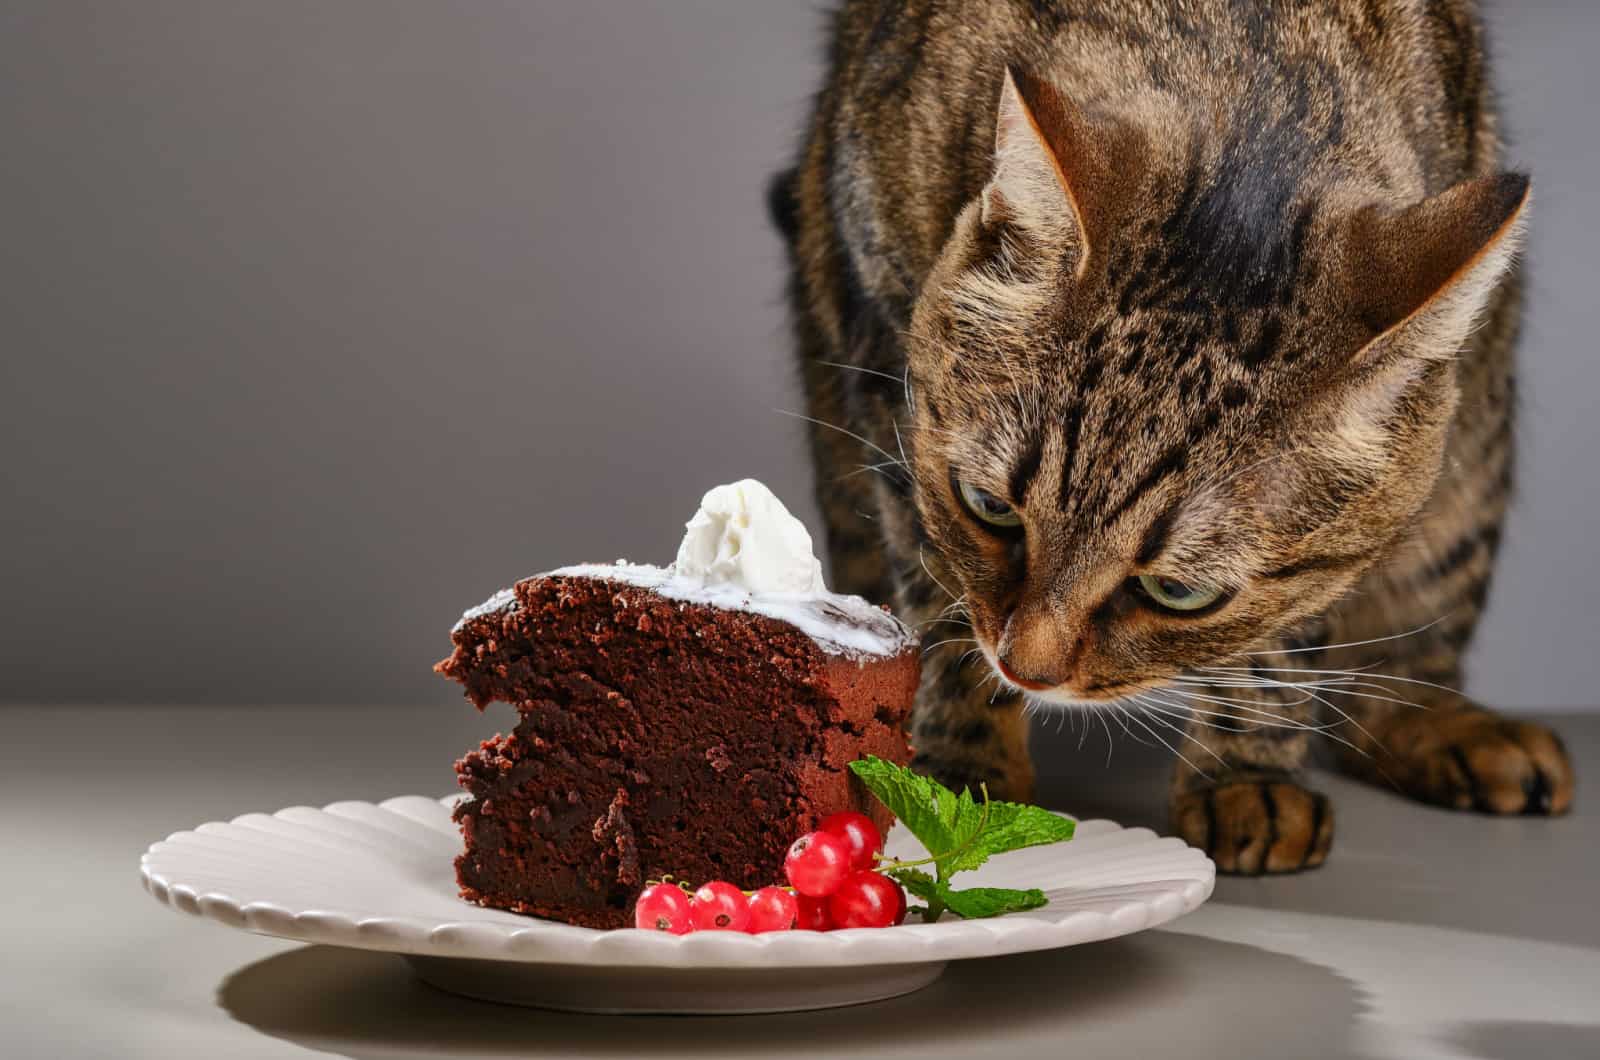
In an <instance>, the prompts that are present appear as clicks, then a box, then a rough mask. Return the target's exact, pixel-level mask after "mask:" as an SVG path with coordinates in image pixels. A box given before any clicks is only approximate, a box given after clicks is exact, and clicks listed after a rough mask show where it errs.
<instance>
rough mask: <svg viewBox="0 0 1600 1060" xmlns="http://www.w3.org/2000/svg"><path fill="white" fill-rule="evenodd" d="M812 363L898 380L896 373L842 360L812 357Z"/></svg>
mask: <svg viewBox="0 0 1600 1060" xmlns="http://www.w3.org/2000/svg"><path fill="white" fill-rule="evenodd" d="M812 363H814V364H820V365H824V366H826V367H828V368H843V369H844V370H845V371H847V372H860V373H861V374H862V375H875V376H877V377H879V378H880V379H889V380H893V381H894V382H896V383H898V382H900V377H899V376H897V375H890V374H889V373H888V372H880V371H878V370H877V369H876V368H865V367H862V366H861V365H859V364H846V363H845V362H844V361H825V360H823V359H822V358H820V357H814V358H812Z"/></svg>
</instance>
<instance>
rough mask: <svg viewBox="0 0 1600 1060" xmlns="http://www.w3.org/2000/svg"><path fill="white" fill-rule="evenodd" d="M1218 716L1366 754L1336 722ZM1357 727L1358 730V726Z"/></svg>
mask: <svg viewBox="0 0 1600 1060" xmlns="http://www.w3.org/2000/svg"><path fill="white" fill-rule="evenodd" d="M1168 705H1169V706H1175V707H1176V705H1175V704H1168ZM1177 709H1180V710H1185V711H1193V712H1197V713H1201V714H1209V713H1211V712H1210V711H1200V710H1199V708H1196V707H1190V706H1187V705H1185V706H1182V707H1177ZM1333 709H1334V710H1335V711H1337V712H1338V713H1339V714H1340V715H1341V716H1342V717H1344V719H1345V721H1347V722H1349V723H1351V724H1355V721H1354V719H1352V718H1350V717H1349V715H1347V714H1345V713H1344V712H1343V711H1342V710H1339V708H1338V707H1333ZM1259 713H1265V712H1259ZM1220 716H1221V717H1224V718H1228V719H1229V720H1232V721H1239V722H1241V723H1243V724H1247V725H1250V726H1253V727H1257V728H1267V729H1292V730H1295V731H1299V732H1307V733H1313V734H1315V735H1319V736H1326V737H1327V738H1328V739H1330V740H1332V741H1334V742H1335V743H1338V744H1341V745H1343V746H1345V747H1348V748H1350V750H1352V751H1355V752H1356V753H1357V754H1365V753H1366V752H1364V751H1362V750H1361V748H1359V747H1357V746H1356V745H1355V744H1353V743H1351V742H1350V741H1349V740H1347V739H1345V738H1344V737H1342V736H1340V735H1339V734H1338V732H1337V731H1336V730H1337V729H1338V728H1339V724H1340V723H1338V722H1329V723H1324V724H1321V725H1318V724H1313V723H1311V722H1302V721H1296V720H1294V719H1293V718H1285V717H1283V716H1282V715H1273V714H1267V715H1266V717H1267V718H1268V719H1270V720H1265V721H1263V720H1248V721H1247V720H1246V719H1242V718H1235V717H1233V716H1232V715H1228V714H1223V715H1220ZM1201 724H1205V723H1204V722H1203V721H1202V722H1201ZM1357 727H1358V728H1359V725H1358V726H1357ZM1246 731H1250V730H1246ZM1363 731H1364V730H1363ZM1367 735H1368V738H1369V739H1370V738H1371V734H1370V733H1368V734H1367Z"/></svg>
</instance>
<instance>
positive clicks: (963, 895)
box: [940, 885, 1049, 920]
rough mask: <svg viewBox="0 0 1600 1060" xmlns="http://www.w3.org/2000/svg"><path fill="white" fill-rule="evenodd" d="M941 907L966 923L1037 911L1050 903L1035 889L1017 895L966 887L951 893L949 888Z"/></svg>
mask: <svg viewBox="0 0 1600 1060" xmlns="http://www.w3.org/2000/svg"><path fill="white" fill-rule="evenodd" d="M940 897H942V898H943V899H944V904H945V905H946V906H948V907H949V908H950V911H951V912H952V913H955V914H956V915H958V916H961V917H964V918H965V919H967V920H982V919H984V918H986V917H991V916H999V915H1000V914H1001V913H1018V912H1021V911H1022V910H1024V909H1038V908H1039V907H1040V906H1042V905H1044V904H1045V903H1046V902H1048V901H1049V899H1048V898H1046V897H1045V896H1044V892H1043V891H1041V890H1039V889H1038V888H1033V889H1031V890H1027V891H1016V890H1012V889H1011V888H1009V887H968V888H966V889H965V890H960V891H953V890H951V889H950V888H949V886H948V885H946V886H945V888H944V892H943V894H942V895H941V896H940Z"/></svg>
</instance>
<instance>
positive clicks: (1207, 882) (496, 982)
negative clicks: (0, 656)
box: [141, 795, 1216, 1012]
mask: <svg viewBox="0 0 1600 1060" xmlns="http://www.w3.org/2000/svg"><path fill="white" fill-rule="evenodd" d="M457 798H458V796H453V797H450V798H446V799H429V798H424V797H422V796H419V795H405V796H401V797H399V798H394V799H388V800H386V801H384V802H381V803H378V804H376V805H374V804H373V803H369V802H336V803H334V804H333V805H331V806H326V807H324V808H322V809H320V810H318V809H313V808H311V807H309V806H295V807H291V808H289V809H286V810H279V811H278V812H277V813H274V814H264V813H251V814H245V815H244V816H243V817H237V818H235V819H233V820H232V821H229V822H227V823H225V824H224V823H221V822H212V823H210V824H203V825H200V826H199V827H198V828H196V829H194V830H193V831H190V832H178V833H176V834H174V835H172V836H169V837H168V838H167V839H165V840H163V841H161V842H159V843H156V844H154V845H152V846H151V847H150V849H149V850H148V851H146V852H145V855H144V857H143V859H142V861H141V867H142V872H143V876H144V884H145V889H146V890H148V891H149V892H150V893H151V894H152V895H154V896H155V897H156V898H157V899H158V900H159V901H162V902H164V903H166V904H168V905H170V906H172V907H173V908H174V909H178V910H181V911H183V912H186V913H192V914H195V915H198V916H204V917H208V918H210V919H212V920H216V921H219V922H221V923H223V924H226V925H228V926H230V927H235V928H243V929H244V930H247V931H254V932H258V933H260V934H264V935H277V936H280V937H283V938H290V939H300V940H302V941H305V942H316V943H324V944H329V945H335V946H353V947H357V948H361V949H369V950H388V951H391V952H394V953H399V954H404V955H406V957H407V958H408V959H409V960H410V961H411V962H412V964H413V965H414V966H415V967H416V969H417V971H418V973H419V974H421V975H422V977H423V978H424V979H427V980H428V981H429V982H432V983H434V984H435V985H438V986H441V987H444V988H445V989H449V990H453V991H456V992H458V993H464V994H469V995H472V996H476V997H483V998H489V999H493V1000H499V1001H512V1002H518V1003H522V1004H534V1005H541V1006H544V1007H550V1008H566V1009H577V1010H584V1011H601V1012H688V1011H697V1012H711V1011H722V1012H757V1011H778V1010H784V1009H803V1008H822V1007H827V1006H830V1005H840V1004H852V1003H856V1002H861V1001H869V1000H877V999H881V998H885V997H893V996H896V995H898V994H903V993H907V992H909V991H911V990H915V989H917V988H918V987H921V986H925V985H927V984H928V983H930V982H932V981H933V980H934V979H935V978H937V977H938V975H939V973H940V971H942V970H943V968H944V964H945V962H947V961H952V960H961V959H965V958H970V957H992V956H997V955H999V954H1006V953H1020V952H1022V951H1025V950H1040V949H1051V948H1054V947H1057V946H1072V945H1076V944H1078V943H1083V942H1094V941H1097V940H1099V939H1107V938H1113V937H1115V936H1117V935H1126V934H1129V933H1130V932H1134V931H1142V930H1144V929H1145V928H1149V927H1155V926H1156V925H1158V924H1164V923H1166V922H1167V921H1169V920H1173V919H1175V918H1176V917H1179V916H1182V915H1183V914H1184V913H1187V912H1190V911H1191V910H1193V909H1194V908H1195V907H1197V906H1198V905H1199V904H1200V903H1201V902H1203V901H1205V900H1206V898H1207V897H1209V896H1210V894H1211V888H1212V885H1213V883H1214V882H1215V879H1216V869H1215V866H1213V865H1212V864H1211V861H1210V859H1208V858H1207V857H1206V856H1205V855H1204V854H1202V853H1201V852H1200V851H1198V850H1195V849H1193V848H1191V847H1188V846H1186V845H1184V843H1183V842H1182V841H1181V840H1178V839H1173V838H1159V837H1157V836H1156V835H1155V833H1153V832H1151V831H1150V830H1149V829H1145V828H1123V827H1121V826H1120V825H1117V824H1114V823H1113V822H1111V821H1082V822H1080V823H1079V825H1078V830H1077V834H1076V836H1075V837H1074V838H1073V839H1072V840H1071V841H1070V842H1066V843H1057V844H1054V845H1052V846H1045V847H1033V848H1031V849H1028V850H1019V851H1015V852H1013V853H1010V854H1003V855H1001V856H999V857H996V858H993V859H992V860H991V861H990V862H989V863H988V864H987V865H985V866H984V867H983V868H981V869H979V870H978V871H977V872H974V873H971V874H970V877H969V876H963V877H962V880H963V882H964V883H965V884H966V885H968V886H980V885H981V886H992V887H1040V888H1043V890H1044V891H1045V893H1046V895H1048V896H1049V899H1050V903H1049V904H1048V905H1046V906H1044V907H1043V908H1042V909H1037V910H1033V911H1031V912H1027V913H1012V914H1009V915H1006V916H1002V917H995V918H994V919H991V920H959V919H956V918H955V917H953V916H946V917H945V918H943V919H942V920H941V921H940V922H939V923H936V924H922V923H915V922H910V921H908V922H907V923H906V924H903V925H901V926H900V927H895V928H881V929H866V928H862V929H856V930H852V931H834V932H828V933H826V934H819V933H816V932H809V931H790V932H777V933H772V934H766V935H742V934H735V933H731V932H721V931H715V932H703V933H697V934H690V935H684V936H672V935H666V934H661V933H658V932H647V931H634V930H625V931H595V930H592V929H589V928H579V927H571V926H569V925H566V924H557V923H553V922H550V921H545V920H536V919H533V918H530V917H524V916H517V915H515V914H512V913H507V912H502V911H500V910H495V909H483V908H480V907H478V906H475V905H471V904H469V903H467V902H464V901H462V900H461V899H460V898H459V897H457V894H456V882H455V872H454V867H453V865H452V861H453V859H454V857H455V855H456V854H457V853H458V852H459V850H460V848H461V836H460V834H459V832H458V831H457V830H456V826H455V824H454V823H453V822H452V821H451V820H450V808H451V807H452V806H453V805H454V804H455V802H456V799H457ZM886 846H887V848H888V850H887V852H888V853H889V854H891V855H895V856H899V857H901V858H906V859H910V858H916V857H921V856H923V853H924V852H923V850H922V849H921V847H920V846H919V845H918V844H917V842H916V840H915V839H914V838H912V836H911V835H910V834H909V833H908V832H906V830H905V829H903V828H896V829H894V830H893V831H892V832H891V834H890V836H889V839H888V841H887V843H886ZM663 968H672V969H679V970H680V971H678V972H674V974H672V975H661V974H659V969H663Z"/></svg>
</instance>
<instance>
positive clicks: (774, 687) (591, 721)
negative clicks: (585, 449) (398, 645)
mask: <svg viewBox="0 0 1600 1060" xmlns="http://www.w3.org/2000/svg"><path fill="white" fill-rule="evenodd" d="M719 489H720V490H723V491H728V490H735V491H743V493H744V494H747V495H749V496H746V497H742V498H739V497H736V498H735V499H734V500H732V501H730V500H729V499H728V497H727V496H726V495H724V496H722V497H721V499H720V501H719V500H718V499H717V498H718V492H719V491H717V490H713V491H712V492H711V493H709V494H707V496H706V501H705V502H704V503H703V505H702V509H701V512H700V513H698V514H697V516H696V520H695V521H691V522H690V524H689V529H690V536H689V538H687V539H686V540H685V543H684V547H683V549H680V551H679V557H678V562H677V563H675V564H674V565H673V566H672V567H668V568H659V567H649V566H641V565H634V564H625V563H619V564H617V565H613V566H581V567H569V568H564V569H562V570H557V571H553V572H551V573H549V574H544V575H538V576H535V577H531V578H526V579H524V580H522V581H519V582H517V583H516V584H515V585H514V586H512V587H511V588H510V589H508V590H504V591H502V592H500V593H497V594H496V595H495V596H494V597H492V598H491V599H490V600H488V601H487V602H486V603H484V604H483V605H481V606H479V607H477V608H474V609H473V610H471V611H469V612H467V614H466V615H465V616H463V618H462V620H461V622H460V623H459V624H457V626H456V627H455V630H454V631H453V633H452V640H453V642H454V645H455V650H454V652H453V653H452V654H451V655H450V657H449V658H448V659H445V660H444V661H443V662H441V663H439V664H438V666H437V667H436V669H437V670H438V671H439V672H440V673H442V674H444V675H445V676H447V677H450V678H453V679H455V680H457V681H459V682H461V683H462V684H463V685H464V686H465V688H466V694H467V698H468V699H469V700H470V701H471V702H472V703H473V704H474V705H476V706H478V707H479V708H480V709H481V708H482V707H483V706H485V705H486V704H487V703H489V702H491V701H503V702H506V703H510V704H512V705H513V706H514V707H515V708H516V710H517V711H518V712H519V715H520V720H519V722H518V724H517V725H516V727H515V729H513V730H512V732H511V733H510V734H509V735H501V736H496V737H495V738H494V739H492V740H487V741H485V742H484V743H483V744H482V745H481V747H479V749H477V750H476V751H473V752H471V753H469V754H467V755H466V756H465V757H464V758H462V759H461V760H460V761H459V762H458V763H457V764H456V772H457V774H458V777H459V780H460V782H461V785H462V787H464V788H465V789H466V791H467V793H468V795H469V796H470V798H468V799H467V800H466V801H464V802H462V803H461V804H460V806H458V807H457V809H456V811H455V818H456V820H457V821H458V822H459V823H460V825H461V829H462V833H463V835H464V836H465V839H466V849H465V851H464V852H463V853H462V854H461V855H460V857H458V858H457V860H456V872H457V878H458V881H459V883H460V885H461V893H462V895H463V896H464V897H465V898H467V899H468V900H469V901H473V902H476V903H478V904H480V905H486V906H494V907H497V908H501V909H509V910H513V911H515V912H519V913H531V914H534V915H537V916H544V917H551V918H554V919H557V920H562V921H566V922H568V923H572V924H580V925H584V926H588V927H598V928H614V927H622V926H625V925H628V924H631V923H632V920H631V915H630V910H631V908H632V904H633V899H634V897H635V896H636V895H637V894H638V892H639V889H640V888H641V887H642V886H643V885H644V882H645V881H646V880H647V879H652V878H660V877H661V876H662V875H664V874H672V875H673V876H674V877H676V878H678V879H683V880H687V881H690V882H693V883H700V882H704V881H706V880H710V879H725V880H728V881H730V882H732V883H734V884H737V885H738V886H740V887H743V888H755V887H759V886H762V885H764V884H768V883H774V882H779V881H781V880H782V878H783V876H782V865H783V858H784V854H785V852H786V850H787V849H788V846H789V844H790V843H791V842H792V841H793V840H794V839H795V838H796V837H797V836H799V835H801V834H803V833H805V832H807V831H810V830H811V829H813V828H814V827H815V826H816V823H817V822H818V820H819V819H820V818H821V817H823V816H825V815H826V814H829V813H833V812H836V811H839V810H845V809H857V810H863V811H866V812H868V813H871V814H872V815H873V816H874V817H875V819H876V821H877V823H878V825H879V827H880V829H886V828H887V826H888V824H889V820H888V818H887V816H886V815H885V813H884V811H883V810H882V808H881V807H879V806H878V804H877V802H876V801H875V800H873V799H872V798H871V797H870V796H869V795H868V794H867V793H866V792H865V791H864V790H863V789H862V788H861V787H860V782H859V781H857V780H856V779H855V777H854V776H853V775H852V774H851V773H850V772H849V770H848V769H847V768H846V766H847V764H848V763H849V762H851V761H853V760H855V759H857V758H859V757H861V756H863V755H867V754H872V755H877V756H878V757H880V758H885V759H889V760H891V761H895V762H899V763H902V764H903V763H904V762H905V761H906V760H907V758H908V756H909V752H908V748H907V742H906V737H905V732H904V725H905V719H906V715H907V712H908V711H909V709H910V706H911V701H912V697H913V694H914V692H915V690H916V684H917V677H918V669H919V662H920V653H919V651H918V649H917V639H916V638H915V637H914V636H912V635H911V633H910V632H909V631H908V630H907V629H906V628H905V627H904V626H902V625H901V624H900V623H899V622H898V621H896V620H895V619H894V618H893V616H891V615H889V614H888V613H887V612H885V611H883V610H881V609H879V608H876V607H873V606H871V605H869V604H867V603H866V602H865V601H863V600H861V599H860V598H858V597H848V596H839V595H835V594H832V593H828V592H827V591H826V590H825V589H824V588H823V587H822V584H821V577H820V568H817V567H816V561H815V560H814V559H812V558H811V557H810V539H809V537H806V536H805V531H804V528H803V527H800V524H799V523H798V522H797V521H795V520H794V519H793V517H792V516H790V515H789V514H788V513H787V512H785V511H783V509H782V506H781V505H779V504H777V501H776V499H775V498H772V497H771V495H770V494H769V493H766V492H765V488H764V487H760V486H759V484H758V483H750V482H745V483H738V484H735V486H732V487H720V488H719ZM758 491H759V492H758ZM751 498H753V499H751ZM769 502H770V503H769ZM719 504H720V505H721V507H722V508H731V509H733V511H732V513H731V514H729V512H726V511H724V512H718V511H717V508H718V505H719ZM774 507H775V509H776V512H774V511H773V510H772V509H773V508H774ZM752 509H754V511H753V512H752ZM708 510H711V511H712V515H711V516H710V517H709V518H702V517H705V516H706V515H707V511H708ZM780 516H781V519H782V520H787V522H783V523H780V522H779V519H780ZM741 519H742V522H741ZM697 527H698V530H697ZM796 529H798V535H799V538H800V539H803V543H804V556H805V560H806V561H808V565H807V566H805V567H804V569H803V570H802V569H801V567H800V566H799V565H798V564H799V562H800V561H799V559H798V558H797V554H798V553H799V551H800V549H799V543H800V542H799V539H797V538H795V536H794V532H795V530H796ZM697 533H698V538H697V536H696V535H697ZM697 547H698V548H699V550H700V552H701V553H702V555H700V557H699V559H697V558H696V556H695V549H696V548H697ZM719 563H720V564H721V566H720V567H719Z"/></svg>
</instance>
